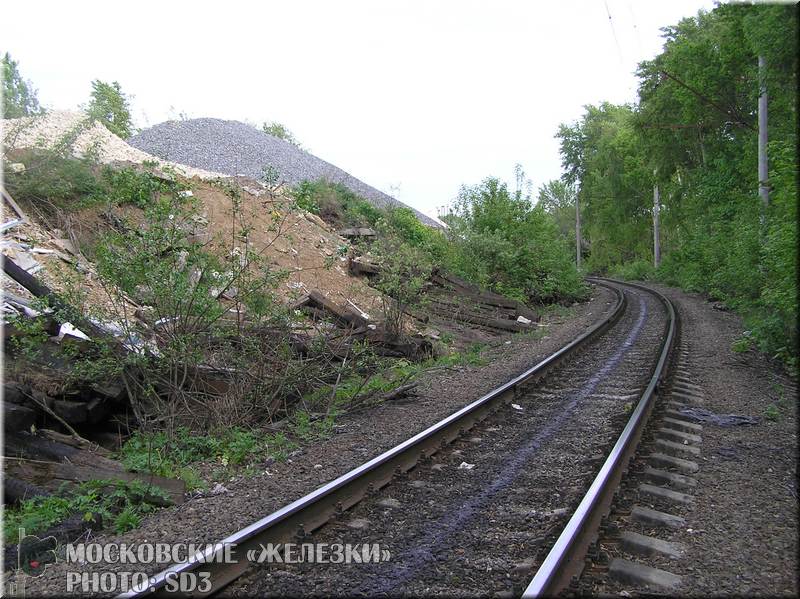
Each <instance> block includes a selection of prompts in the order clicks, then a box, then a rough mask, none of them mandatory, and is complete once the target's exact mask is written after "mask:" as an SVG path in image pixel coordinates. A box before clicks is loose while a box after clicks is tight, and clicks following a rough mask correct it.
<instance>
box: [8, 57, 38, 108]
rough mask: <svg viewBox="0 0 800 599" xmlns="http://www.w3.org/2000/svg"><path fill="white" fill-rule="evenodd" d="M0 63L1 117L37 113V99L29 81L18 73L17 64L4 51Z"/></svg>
mask: <svg viewBox="0 0 800 599" xmlns="http://www.w3.org/2000/svg"><path fill="white" fill-rule="evenodd" d="M0 64H1V65H2V69H3V114H2V118H5V119H14V118H18V117H22V116H32V115H35V114H39V113H40V112H41V109H40V107H39V99H38V98H37V97H36V90H35V89H34V88H33V86H32V85H31V83H30V81H25V80H24V79H23V78H22V75H20V73H19V64H18V63H17V62H16V61H15V60H12V58H11V55H10V54H9V53H8V52H6V53H5V55H4V56H3V58H2V59H0Z"/></svg>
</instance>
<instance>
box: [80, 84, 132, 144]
mask: <svg viewBox="0 0 800 599" xmlns="http://www.w3.org/2000/svg"><path fill="white" fill-rule="evenodd" d="M91 98H92V99H91V101H90V102H89V110H88V112H89V115H90V116H91V117H93V118H96V119H97V120H99V121H100V122H101V123H103V124H104V125H105V126H106V127H107V128H108V130H109V131H111V132H112V133H114V134H115V135H118V136H119V137H121V138H122V139H127V138H129V137H130V136H131V135H132V134H133V123H132V122H131V111H130V103H129V100H128V97H127V96H126V95H125V94H123V93H122V89H121V88H120V85H119V83H117V82H116V81H114V82H112V83H105V82H103V81H100V80H99V79H95V80H94V81H92V96H91Z"/></svg>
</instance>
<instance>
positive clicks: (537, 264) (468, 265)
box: [444, 178, 586, 303]
mask: <svg viewBox="0 0 800 599" xmlns="http://www.w3.org/2000/svg"><path fill="white" fill-rule="evenodd" d="M449 224H450V225H451V227H450V230H449V231H448V237H449V239H450V243H451V248H450V249H449V251H448V252H447V254H446V256H445V262H444V266H445V267H446V268H448V269H450V270H453V271H454V272H455V273H456V274H459V275H461V276H463V277H464V278H466V279H468V280H470V281H473V282H475V283H478V284H480V285H483V286H485V287H489V288H490V289H493V290H494V291H497V292H498V293H503V294H506V295H508V296H510V297H513V298H516V299H519V300H521V301H524V302H533V303H549V302H554V301H567V300H572V299H577V298H581V297H584V296H585V294H586V289H585V286H584V285H583V282H582V280H581V277H580V274H579V273H578V271H577V269H576V268H575V265H574V264H573V263H572V256H571V253H570V252H569V251H568V249H567V247H566V245H565V244H564V243H562V241H561V239H560V238H559V235H558V230H557V227H556V224H555V222H554V221H553V219H552V218H551V216H550V215H548V214H547V213H546V212H545V211H544V209H543V208H542V207H541V206H538V205H537V206H532V205H531V202H530V198H528V197H523V196H522V194H521V193H520V192H519V191H518V192H515V193H513V194H512V193H510V192H509V191H508V188H507V186H506V184H505V183H502V182H500V181H499V180H497V179H494V178H488V179H486V180H484V181H483V183H481V184H480V185H477V186H474V187H465V188H463V189H462V191H461V193H460V195H459V199H458V203H457V206H456V210H455V213H454V215H453V216H451V218H450V219H449Z"/></svg>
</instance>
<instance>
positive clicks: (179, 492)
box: [3, 457, 186, 504]
mask: <svg viewBox="0 0 800 599" xmlns="http://www.w3.org/2000/svg"><path fill="white" fill-rule="evenodd" d="M3 462H4V470H5V475H6V476H9V477H14V478H17V479H19V480H22V481H25V482H27V483H29V484H32V485H35V486H37V487H40V488H42V489H44V490H47V491H51V492H53V491H57V490H58V489H59V488H60V487H61V485H62V484H64V483H71V484H75V483H81V482H86V481H90V480H121V481H126V482H132V481H140V482H142V483H144V484H146V485H150V486H153V487H158V488H160V489H161V490H162V491H164V492H165V493H166V494H167V495H168V496H169V498H170V500H171V502H172V503H174V504H180V503H183V501H184V497H183V495H184V493H185V492H186V485H185V484H184V482H183V481H181V480H176V479H172V478H164V477H162V476H156V475H154V474H148V473H134V472H126V471H124V470H109V469H105V468H102V467H97V466H88V465H78V464H63V463H59V462H43V461H38V460H27V459H24V458H10V457H5V458H3ZM147 499H148V501H150V502H152V503H163V501H159V499H160V498H159V497H157V496H155V495H154V496H152V497H148V498H147Z"/></svg>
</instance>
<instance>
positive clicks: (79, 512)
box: [3, 480, 169, 543]
mask: <svg viewBox="0 0 800 599" xmlns="http://www.w3.org/2000/svg"><path fill="white" fill-rule="evenodd" d="M168 501H169V497H168V496H166V495H165V494H164V493H163V492H162V491H161V490H160V489H159V488H157V487H152V486H147V485H145V484H144V483H142V482H140V481H131V482H124V481H119V480H92V481H87V482H83V483H80V484H78V485H75V486H74V487H73V488H71V489H68V488H66V487H64V488H62V489H60V490H59V492H57V493H54V494H53V495H48V496H41V497H33V498H31V499H27V500H25V501H23V502H22V503H20V504H19V505H18V506H13V507H6V508H5V510H4V512H3V539H4V542H5V543H15V542H17V541H18V538H17V531H18V530H19V529H25V533H26V534H37V533H40V532H42V531H45V530H47V529H48V528H50V527H51V526H53V525H55V524H58V523H59V522H62V521H63V520H65V519H67V518H70V517H74V516H77V517H80V518H81V519H82V520H84V521H86V522H98V521H99V522H101V523H102V524H103V525H105V526H111V527H113V528H114V530H116V532H118V533H123V532H125V531H128V530H131V529H133V528H136V527H138V526H139V523H140V521H141V518H142V516H144V515H145V514H148V513H150V512H152V511H153V510H154V509H156V507H157V506H159V505H164V504H165V502H168Z"/></svg>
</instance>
